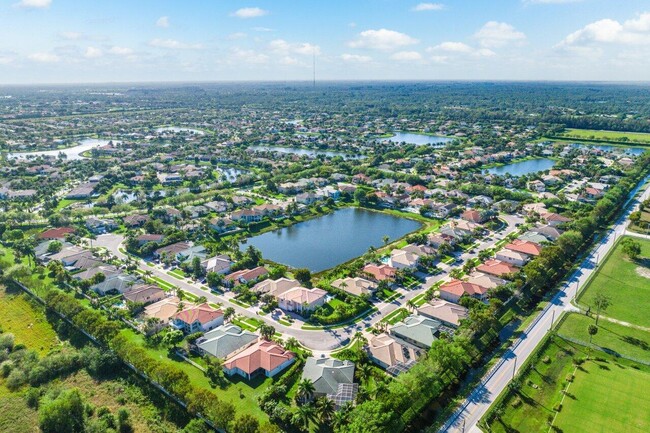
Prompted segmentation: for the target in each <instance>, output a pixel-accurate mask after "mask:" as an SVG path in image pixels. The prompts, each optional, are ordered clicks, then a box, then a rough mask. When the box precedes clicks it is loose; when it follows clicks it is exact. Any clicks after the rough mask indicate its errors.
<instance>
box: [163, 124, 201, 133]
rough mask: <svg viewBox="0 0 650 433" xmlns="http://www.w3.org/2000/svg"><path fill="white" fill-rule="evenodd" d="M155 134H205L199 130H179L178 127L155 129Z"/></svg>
mask: <svg viewBox="0 0 650 433" xmlns="http://www.w3.org/2000/svg"><path fill="white" fill-rule="evenodd" d="M156 132H191V133H192V134H197V135H205V132H204V131H201V130H200V129H192V128H181V127H178V126H165V127H162V128H157V129H156Z"/></svg>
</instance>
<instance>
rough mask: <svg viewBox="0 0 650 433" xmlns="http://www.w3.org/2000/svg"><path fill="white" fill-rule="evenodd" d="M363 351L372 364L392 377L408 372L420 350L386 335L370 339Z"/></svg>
mask: <svg viewBox="0 0 650 433" xmlns="http://www.w3.org/2000/svg"><path fill="white" fill-rule="evenodd" d="M364 351H365V352H366V354H368V358H369V359H370V360H371V361H372V362H374V363H375V364H377V365H378V366H380V367H381V368H383V369H384V370H386V372H388V373H389V374H392V375H394V376H397V375H398V374H400V373H402V372H404V371H408V370H409V369H410V368H411V367H412V366H413V365H415V363H416V362H417V359H418V358H419V356H420V349H418V348H415V347H413V346H410V345H408V344H403V343H400V342H398V341H397V340H395V339H394V338H393V337H391V336H390V335H388V334H379V335H375V336H373V337H371V338H370V339H369V340H368V344H367V345H366V346H365V347H364Z"/></svg>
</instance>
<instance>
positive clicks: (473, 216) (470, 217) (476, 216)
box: [460, 209, 487, 224]
mask: <svg viewBox="0 0 650 433" xmlns="http://www.w3.org/2000/svg"><path fill="white" fill-rule="evenodd" d="M460 217H461V218H462V219H464V220H465V221H470V222H473V223H476V224H481V223H483V222H485V221H486V220H487V214H486V213H485V212H479V211H477V210H475V209H468V210H466V211H465V212H463V213H462V214H461V215H460Z"/></svg>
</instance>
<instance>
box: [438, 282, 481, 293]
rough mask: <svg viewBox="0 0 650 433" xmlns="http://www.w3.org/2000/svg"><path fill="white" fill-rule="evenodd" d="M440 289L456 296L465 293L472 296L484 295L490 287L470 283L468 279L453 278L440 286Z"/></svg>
mask: <svg viewBox="0 0 650 433" xmlns="http://www.w3.org/2000/svg"><path fill="white" fill-rule="evenodd" d="M440 291H441V292H448V293H453V294H454V295H456V296H463V294H465V293H467V294H468V295H470V296H473V295H480V296H483V295H485V294H486V293H487V291H488V289H487V288H485V287H483V286H479V285H478V284H474V283H469V282H467V281H462V280H452V281H450V282H448V283H445V284H443V285H442V286H440Z"/></svg>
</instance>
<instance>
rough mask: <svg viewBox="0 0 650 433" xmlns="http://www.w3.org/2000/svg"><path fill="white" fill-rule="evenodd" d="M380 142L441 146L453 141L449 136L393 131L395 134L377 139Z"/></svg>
mask: <svg viewBox="0 0 650 433" xmlns="http://www.w3.org/2000/svg"><path fill="white" fill-rule="evenodd" d="M379 141H380V142H382V143H385V142H389V141H390V142H391V143H402V142H404V143H407V144H415V145H418V146H424V145H426V144H430V145H439V146H442V145H444V144H447V143H449V142H451V141H454V139H453V138H451V137H443V136H441V135H426V134H414V133H412V132H395V135H393V136H392V137H388V138H382V139H380V140H379Z"/></svg>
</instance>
